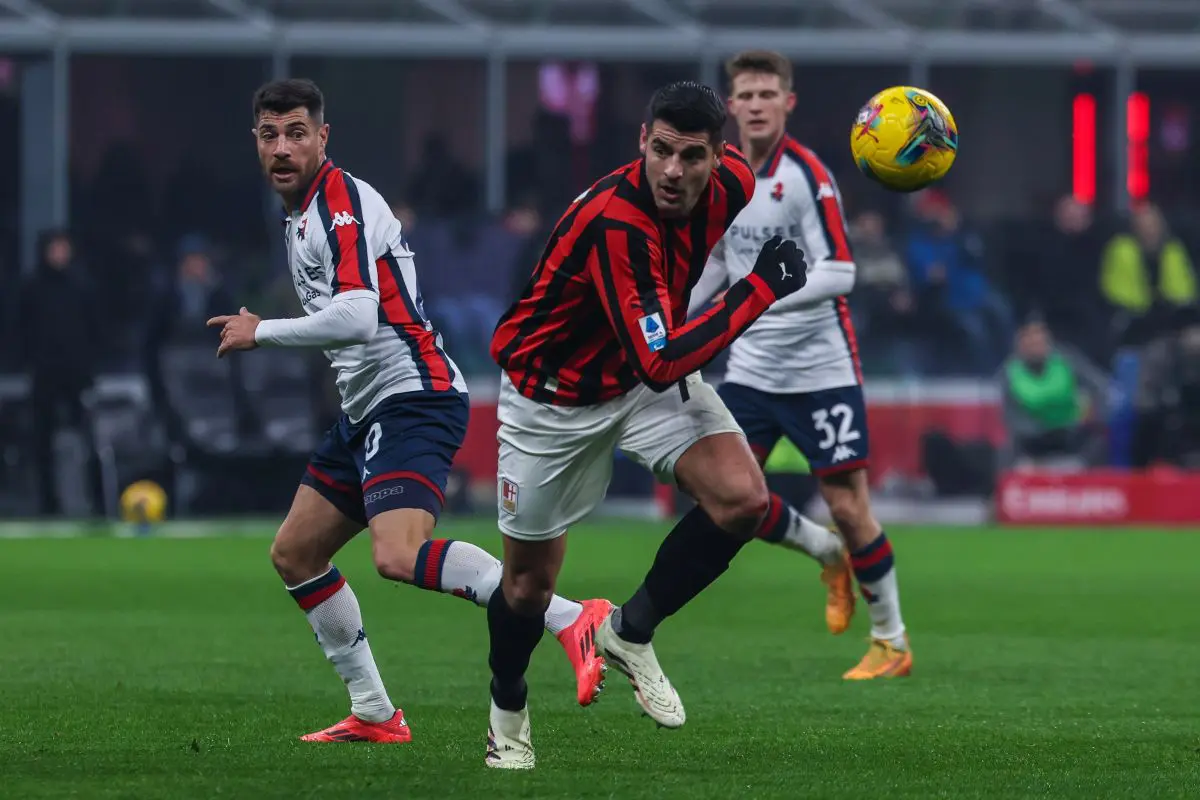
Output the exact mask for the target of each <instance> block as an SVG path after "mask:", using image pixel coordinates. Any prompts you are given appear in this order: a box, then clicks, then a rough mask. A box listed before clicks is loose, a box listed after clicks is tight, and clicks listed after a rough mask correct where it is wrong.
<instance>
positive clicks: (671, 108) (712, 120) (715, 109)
mask: <svg viewBox="0 0 1200 800" xmlns="http://www.w3.org/2000/svg"><path fill="white" fill-rule="evenodd" d="M725 118H726V114H725V104H724V103H723V102H721V98H720V97H718V96H717V93H716V92H715V91H713V90H712V88H711V87H709V86H705V85H704V84H703V83H697V82H696V81H676V82H675V83H668V84H667V85H666V86H663V87H661V88H659V89H658V90H657V91H655V92H654V94H653V95H651V97H650V104H649V106H648V107H647V108H646V128H647V129H649V128H650V127H651V126H653V125H654V122H655V121H656V120H662V121H663V122H665V123H667V124H668V125H670V126H671V127H672V128H674V129H675V130H677V131H679V132H680V133H701V132H703V133H707V134H708V138H709V139H710V140H711V141H712V142H714V143H716V142H719V141H721V137H722V131H723V130H724V128H725Z"/></svg>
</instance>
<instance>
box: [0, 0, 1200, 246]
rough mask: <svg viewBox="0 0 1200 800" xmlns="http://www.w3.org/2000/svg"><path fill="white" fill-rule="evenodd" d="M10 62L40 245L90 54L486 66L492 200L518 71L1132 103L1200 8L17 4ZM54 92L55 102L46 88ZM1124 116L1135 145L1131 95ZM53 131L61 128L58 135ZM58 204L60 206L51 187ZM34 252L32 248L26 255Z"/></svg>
mask: <svg viewBox="0 0 1200 800" xmlns="http://www.w3.org/2000/svg"><path fill="white" fill-rule="evenodd" d="M0 11H4V12H7V16H3V15H0V52H10V53H11V52H17V53H26V54H31V55H33V56H34V57H35V58H37V57H38V56H40V57H41V58H42V59H43V62H42V63H43V70H44V71H46V72H48V73H49V74H47V75H46V76H45V80H44V81H43V82H42V83H43V84H44V85H45V87H44V88H45V89H48V90H49V91H48V102H49V106H48V107H47V108H46V109H45V110H44V113H43V114H42V115H41V117H44V118H45V119H42V118H41V117H39V118H38V119H37V123H38V125H39V127H40V129H42V130H44V129H45V127H46V125H45V124H44V123H48V129H49V130H50V131H51V136H50V141H49V144H50V147H51V148H52V151H53V152H52V156H51V157H50V158H49V159H47V163H48V165H49V168H48V169H47V170H42V171H43V172H45V173H47V174H37V175H32V174H31V176H30V182H31V183H32V184H33V185H34V186H35V187H36V191H37V192H40V193H41V196H42V197H43V198H45V199H44V201H43V202H42V203H41V207H42V209H43V211H42V213H36V214H29V215H27V216H28V220H27V222H26V223H25V224H24V230H23V232H22V238H26V237H28V236H32V235H33V233H34V232H35V231H36V230H37V229H38V228H41V227H46V226H49V225H66V224H67V223H68V222H69V220H68V218H67V217H68V214H69V210H68V209H69V203H68V183H69V181H68V170H67V161H68V141H67V130H68V126H67V119H66V117H67V115H68V114H69V113H70V108H69V103H68V102H67V97H68V93H69V86H68V83H69V65H70V59H71V57H72V56H73V55H76V54H123V55H128V54H141V55H230V56H232V55H261V56H264V57H267V58H269V59H270V63H271V73H272V75H273V76H275V77H283V76H286V75H287V73H288V70H289V67H290V63H291V59H292V58H294V57H298V56H337V57H347V58H349V57H365V56H396V57H404V58H427V59H435V58H462V57H474V58H479V59H481V60H483V61H484V62H485V63H486V65H487V66H486V69H487V77H486V86H487V94H486V100H485V112H484V119H485V126H486V128H485V136H486V138H485V141H487V142H488V147H487V148H486V165H485V170H484V175H485V194H486V200H487V206H488V208H489V210H492V211H498V210H500V208H501V207H502V205H503V202H504V198H505V196H506V191H505V186H504V181H505V169H504V154H505V151H506V142H505V127H506V126H505V119H504V115H505V109H506V104H505V100H504V96H503V95H504V92H505V70H506V66H507V63H508V61H509V60H511V59H519V58H520V59H529V58H573V59H580V58H585V59H592V60H608V61H623V60H633V59H636V60H646V59H647V58H649V59H652V60H654V61H684V62H694V63H695V64H696V72H695V74H696V76H697V77H698V78H699V79H701V80H706V81H709V82H714V81H716V79H717V78H718V76H719V64H720V59H721V58H723V57H725V56H727V55H729V54H732V53H734V52H737V51H738V50H741V49H746V48H769V49H774V50H779V51H781V52H783V53H786V54H788V55H789V56H791V57H793V58H794V59H796V60H797V61H803V62H808V63H851V64H864V63H890V64H894V63H907V64H908V65H909V71H910V75H909V80H910V81H911V82H912V83H914V84H916V85H922V84H923V83H924V82H926V81H927V80H928V76H929V70H930V67H931V65H934V64H937V63H955V64H972V65H997V66H999V65H1027V66H1029V65H1064V64H1074V63H1077V62H1090V63H1093V64H1097V65H1106V66H1110V67H1112V68H1113V69H1114V71H1115V78H1116V79H1115V80H1114V81H1113V89H1112V91H1113V92H1114V94H1115V96H1116V97H1118V98H1123V97H1124V96H1125V95H1127V94H1128V92H1129V91H1130V90H1131V87H1133V86H1134V85H1135V83H1136V71H1137V70H1138V69H1139V68H1149V67H1193V68H1194V67H1198V66H1200V8H1198V7H1197V3H1196V2H1195V0H810V1H809V2H802V3H797V2H795V0H525V1H524V2H514V0H393V2H378V0H337V2H334V1H333V0H157V2H154V1H153V0H144V1H143V2H139V3H129V2H127V0H108V1H107V3H99V4H97V3H96V2H95V0H42V2H38V0H0ZM43 96H45V95H44V94H43ZM1114 108H1115V111H1114V113H1113V114H1112V115H1111V116H1110V119H1109V120H1107V123H1108V124H1109V125H1111V126H1112V128H1113V130H1114V132H1115V133H1116V134H1117V135H1115V136H1113V137H1112V140H1113V141H1114V142H1117V143H1118V144H1119V143H1120V142H1122V141H1123V137H1122V136H1121V132H1122V131H1123V130H1124V128H1125V126H1126V119H1125V112H1124V108H1125V103H1124V101H1123V99H1120V100H1119V102H1115V103H1114ZM43 135H44V134H43ZM1111 157H1112V159H1114V165H1115V169H1113V171H1112V174H1113V175H1114V176H1115V177H1114V179H1113V180H1114V185H1113V191H1114V196H1115V202H1116V206H1117V208H1118V209H1124V208H1126V207H1127V205H1128V188H1127V186H1126V183H1125V178H1124V175H1125V170H1124V163H1125V159H1126V153H1125V148H1124V147H1123V146H1116V145H1114V147H1113V150H1112V153H1111ZM47 189H48V192H49V196H48V197H46V192H47ZM24 249H25V250H26V252H31V251H30V250H29V249H28V248H24Z"/></svg>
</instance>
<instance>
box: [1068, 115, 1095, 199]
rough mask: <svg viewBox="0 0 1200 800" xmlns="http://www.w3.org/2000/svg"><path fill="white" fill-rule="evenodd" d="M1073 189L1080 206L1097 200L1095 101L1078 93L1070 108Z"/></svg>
mask: <svg viewBox="0 0 1200 800" xmlns="http://www.w3.org/2000/svg"><path fill="white" fill-rule="evenodd" d="M1071 165H1072V175H1071V187H1072V194H1073V195H1074V196H1075V199H1076V200H1077V201H1079V202H1080V203H1086V204H1087V205H1091V204H1092V203H1094V202H1095V200H1096V98H1095V97H1093V96H1092V95H1090V94H1086V93H1085V94H1077V95H1075V100H1074V102H1073V103H1072V106H1071Z"/></svg>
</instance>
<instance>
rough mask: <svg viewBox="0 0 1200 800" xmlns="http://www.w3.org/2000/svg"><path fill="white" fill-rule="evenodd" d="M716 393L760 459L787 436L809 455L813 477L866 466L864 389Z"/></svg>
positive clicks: (723, 389)
mask: <svg viewBox="0 0 1200 800" xmlns="http://www.w3.org/2000/svg"><path fill="white" fill-rule="evenodd" d="M717 392H718V393H719V394H720V395H721V399H722V400H724V401H725V405H726V406H728V407H729V411H730V412H731V413H732V414H733V418H734V419H736V420H737V422H738V425H740V426H741V428H742V430H743V431H745V432H746V440H747V441H749V443H750V449H752V450H753V451H754V454H755V455H756V456H758V457H759V459H760V460H762V459H765V458H766V457H767V455H768V454H769V453H770V452H771V450H772V448H774V447H775V443H776V442H778V441H779V438H780V437H781V436H786V437H787V438H789V439H791V440H792V444H794V445H796V447H797V449H799V450H800V452H801V453H804V457H805V458H807V459H808V463H809V466H810V467H811V468H812V472H813V474H814V475H832V474H835V473H838V472H849V471H851V470H855V469H861V468H863V467H866V466H867V459H868V458H869V456H870V453H871V439H870V436H869V435H868V433H867V408H866V403H865V402H864V401H863V391H862V387H861V386H858V385H855V386H840V387H838V388H836V389H822V390H821V391H819V392H803V393H797V394H772V393H770V392H761V391H759V390H758V389H751V388H750V387H748V386H742V385H740V384H736V383H723V384H721V386H720V388H718V389H717Z"/></svg>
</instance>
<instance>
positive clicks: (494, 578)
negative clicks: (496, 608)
mask: <svg viewBox="0 0 1200 800" xmlns="http://www.w3.org/2000/svg"><path fill="white" fill-rule="evenodd" d="M416 572H417V574H416V579H415V580H414V583H416V585H417V586H420V587H421V588H422V589H429V590H430V591H434V592H445V593H446V594H452V595H454V596H455V597H462V598H464V599H466V600H470V601H471V602H472V603H474V604H475V605H477V606H480V607H482V608H487V604H488V600H489V599H491V597H492V592H494V591H496V589H497V588H498V587H499V586H500V576H501V574H502V573H503V572H504V568H503V566H502V565H501V563H500V560H499V559H497V558H496V557H495V556H493V555H492V554H491V553H489V552H488V551H486V550H484V549H483V548H482V547H476V546H475V545H473V544H471V543H470V542H460V541H458V540H456V539H434V540H432V541H429V542H426V543H425V544H423V545H421V554H420V555H418V556H417V570H416Z"/></svg>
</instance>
